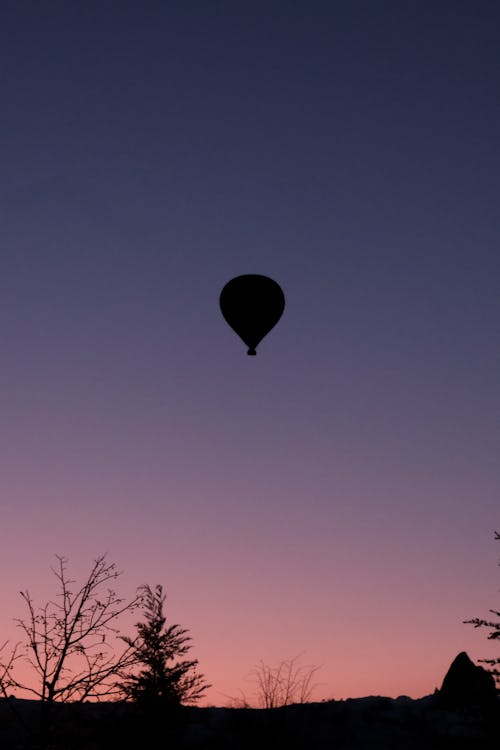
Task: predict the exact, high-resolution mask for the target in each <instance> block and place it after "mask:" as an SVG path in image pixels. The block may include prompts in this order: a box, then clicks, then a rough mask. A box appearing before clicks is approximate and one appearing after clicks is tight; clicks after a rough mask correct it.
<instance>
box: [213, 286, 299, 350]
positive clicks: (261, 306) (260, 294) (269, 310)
mask: <svg viewBox="0 0 500 750" xmlns="http://www.w3.org/2000/svg"><path fill="white" fill-rule="evenodd" d="M219 303H220V309H221V311H222V314H223V316H224V318H225V320H226V321H227V323H229V325H230V326H231V328H232V329H233V331H236V333H237V334H238V336H239V337H240V338H241V339H242V340H243V341H244V342H245V344H246V345H247V346H248V347H249V349H248V352H247V354H257V352H256V351H255V347H256V346H257V344H258V343H259V342H260V341H262V339H263V338H264V336H265V335H266V334H268V333H269V331H270V330H271V328H273V327H274V326H275V325H276V323H277V322H278V320H279V319H280V318H281V316H282V314H283V310H284V309H285V295H284V294H283V291H282V289H281V287H280V285H279V284H277V283H276V281H273V279H270V278H269V277H268V276H261V275H260V274H255V273H253V274H245V275H243V276H236V277H235V278H234V279H231V281H228V282H227V284H226V286H225V287H224V289H223V290H222V292H221V295H220V300H219Z"/></svg>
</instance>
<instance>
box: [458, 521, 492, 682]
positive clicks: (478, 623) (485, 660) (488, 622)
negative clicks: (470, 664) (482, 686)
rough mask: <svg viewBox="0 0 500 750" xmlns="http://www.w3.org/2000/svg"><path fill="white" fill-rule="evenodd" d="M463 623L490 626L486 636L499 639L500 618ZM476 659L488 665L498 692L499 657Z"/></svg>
mask: <svg viewBox="0 0 500 750" xmlns="http://www.w3.org/2000/svg"><path fill="white" fill-rule="evenodd" d="M495 539H496V540H500V534H499V533H498V531H495ZM499 565H500V563H499ZM489 611H490V612H491V614H493V615H495V617H499V618H500V612H498V611H497V610H495V609H490V610H489ZM464 623H467V624H470V625H474V627H475V628H490V629H491V632H490V633H489V635H488V638H489V639H490V640H496V639H499V640H500V619H499V620H497V621H492V620H483V619H480V618H478V617H475V618H474V619H472V620H464ZM478 661H480V662H483V664H489V665H490V667H491V669H490V670H489V671H490V672H491V673H492V675H493V676H494V678H495V683H496V685H497V690H498V691H499V692H500V671H499V670H498V669H497V666H498V665H500V657H498V658H494V659H478Z"/></svg>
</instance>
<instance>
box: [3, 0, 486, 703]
mask: <svg viewBox="0 0 500 750" xmlns="http://www.w3.org/2000/svg"><path fill="white" fill-rule="evenodd" d="M499 26H500V8H499V5H498V3H496V2H494V1H491V2H490V1H489V0H481V2H477V3H472V2H465V1H462V0H453V1H452V0H432V2H431V1H430V0H429V1H427V0H424V1H423V2H422V1H419V2H416V1H415V2H414V1H413V0H407V1H405V2H400V1H399V0H398V1H396V0H394V2H390V1H388V0H380V2H377V3H373V2H369V0H358V1H357V2H347V1H345V2H341V1H340V0H339V1H335V0H331V2H323V1H322V0H312V2H307V3H305V2H297V1H295V0H289V1H288V2H285V1H284V0H266V2H261V1H260V0H251V1H250V0H238V2H229V1H225V0H212V1H211V2H204V1H202V0H188V1H187V2H184V1H182V2H181V0H173V1H172V2H156V1H154V0H146V2H138V0H137V1H135V2H130V1H128V0H121V1H120V2H118V1H116V2H114V1H111V0H104V1H103V0H99V1H96V0H89V1H88V2H85V3H67V2H63V1H62V0H48V2H44V3H39V2H34V1H33V0H23V2H17V1H14V0H12V1H11V0H6V1H5V2H3V3H2V4H1V9H0V71H1V73H0V92H1V110H2V116H1V120H0V163H1V165H2V168H1V172H0V227H1V235H0V237H1V244H0V341H1V350H0V351H1V354H2V363H1V367H0V399H1V413H2V419H1V422H0V509H1V529H2V533H1V545H0V565H1V569H2V576H1V577H0V600H1V602H2V607H1V609H0V643H3V641H5V640H7V639H10V640H11V641H15V640H16V639H17V638H18V637H19V632H18V631H16V628H15V624H14V622H13V618H15V617H20V616H22V615H24V609H23V602H22V599H21V597H20V596H19V591H20V590H24V589H26V588H28V589H29V591H30V593H31V594H32V596H33V598H34V599H35V602H36V603H39V604H42V603H44V601H46V600H47V599H48V598H51V597H53V596H54V592H55V583H56V582H55V579H54V576H53V574H52V573H51V570H50V567H51V565H53V564H54V561H55V558H54V555H56V554H59V555H66V556H67V557H68V559H69V568H70V572H71V573H72V574H74V576H75V577H76V578H80V579H82V578H83V577H84V576H85V574H86V572H88V570H89V568H90V564H91V562H92V560H93V559H94V558H95V557H96V556H98V555H100V554H104V553H105V554H106V555H107V558H108V560H109V561H112V562H115V563H116V564H117V566H118V568H119V569H120V570H123V575H122V576H121V577H120V579H119V586H118V584H117V587H118V588H119V591H120V592H121V593H123V595H124V596H129V597H130V596H132V595H133V593H134V591H135V588H136V587H137V586H139V585H140V584H143V583H149V584H151V585H155V584H157V583H160V584H162V585H163V587H164V589H165V591H166V594H167V601H166V614H167V618H168V620H169V622H171V623H178V624H180V625H182V626H183V627H186V628H187V629H188V630H189V633H190V635H191V637H192V639H193V640H192V644H193V648H192V651H191V652H190V653H191V655H192V656H193V658H197V659H199V668H200V671H202V672H203V674H204V675H205V677H206V679H207V680H208V681H209V682H210V683H211V684H212V687H211V688H210V690H209V691H208V692H207V694H206V697H205V699H204V701H202V705H205V704H207V705H208V704H210V705H225V704H226V703H227V696H236V695H238V693H239V691H240V690H242V691H243V692H245V693H246V694H247V695H248V696H251V695H252V691H253V688H254V685H253V683H252V681H251V678H250V677H249V673H250V671H251V670H252V668H253V666H254V665H255V664H256V663H258V662H259V661H260V660H263V661H264V662H265V663H267V664H269V665H274V664H277V663H278V662H279V661H281V660H284V659H289V658H292V657H294V656H296V655H298V654H301V655H302V656H301V657H300V659H301V662H302V663H304V664H312V665H321V670H319V671H318V673H317V674H316V678H317V681H318V682H320V683H321V685H320V686H318V688H317V690H316V692H315V693H314V695H315V697H316V698H317V699H320V698H323V697H325V698H335V699H340V698H347V697H359V696H365V695H388V696H393V697H396V696H398V695H400V694H404V695H409V696H411V697H415V698H416V697H420V696H423V695H427V694H429V693H431V692H433V690H434V688H435V687H438V686H439V685H440V684H441V681H442V679H443V677H444V674H445V672H446V670H447V668H448V666H449V665H450V663H451V661H452V660H453V658H454V657H455V656H456V655H457V653H458V652H459V651H462V650H465V651H467V652H468V653H469V655H470V656H471V658H472V659H474V660H477V659H479V658H482V657H488V656H493V655H498V654H497V651H496V650H495V649H494V648H493V646H492V643H491V642H489V641H488V640H487V637H486V636H487V632H488V631H486V630H484V629H474V628H473V627H472V626H471V625H465V624H463V622H462V621H463V620H465V619H468V618H472V617H487V616H488V610H489V609H490V608H497V609H498V591H499V575H498V574H499V570H498V560H499V556H498V553H499V551H500V550H499V548H498V543H497V542H496V541H495V539H494V530H495V529H497V530H499V531H500V504H499V494H500V467H499V463H498V455H499V447H500V419H499V416H500V397H499V389H498V384H499V382H500V347H499V336H498V333H499V321H500V295H499V272H500V255H499V242H498V240H499V235H500V211H499V210H498V202H499V187H498V185H499V183H498V175H499V173H500V150H499V149H498V133H499V132H500V99H499V97H498V91H499V87H500V65H499V59H498V58H499V52H498V34H499ZM246 273H258V274H264V275H268V276H270V277H271V278H273V279H275V280H276V281H277V282H278V283H279V284H280V285H281V287H282V289H283V291H284V294H285V297H286V308H285V312H284V314H283V317H282V319H281V320H280V321H279V323H278V324H277V325H276V327H275V328H274V329H273V330H272V331H271V332H270V333H269V334H268V336H266V338H265V339H264V340H263V341H262V343H261V344H260V345H259V347H258V353H257V356H256V357H248V356H247V354H246V347H245V345H244V344H243V343H242V342H241V340H240V339H239V338H238V337H237V336H236V334H235V333H234V332H233V331H232V330H231V328H230V327H229V326H228V325H227V324H226V322H225V321H224V319H223V317H222V315H221V312H220V309H219V294H220V291H221V290H222V288H223V286H224V285H225V284H226V282H227V281H229V280H230V279H231V278H233V277H234V276H238V275H240V274H246Z"/></svg>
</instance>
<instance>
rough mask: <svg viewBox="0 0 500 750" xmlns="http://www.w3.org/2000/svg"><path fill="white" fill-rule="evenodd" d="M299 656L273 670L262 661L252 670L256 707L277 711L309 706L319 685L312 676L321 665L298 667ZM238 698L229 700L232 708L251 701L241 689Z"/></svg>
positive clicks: (280, 663) (285, 660)
mask: <svg viewBox="0 0 500 750" xmlns="http://www.w3.org/2000/svg"><path fill="white" fill-rule="evenodd" d="M301 656H302V654H298V655H297V656H294V657H293V658H292V659H284V660H283V661H281V662H279V664H278V665H277V666H275V667H270V666H269V665H267V664H265V663H264V662H263V661H262V660H261V661H260V662H259V663H258V664H257V665H256V666H255V667H254V668H253V669H252V671H251V673H250V674H251V676H252V677H253V679H254V681H255V683H256V685H257V687H256V690H255V695H256V699H257V705H258V707H259V708H278V707H280V706H289V705H290V704H292V703H308V702H309V701H310V699H311V696H312V693H313V692H314V690H315V689H316V688H317V687H318V684H319V683H313V676H314V674H315V673H316V672H317V671H318V669H321V665H320V666H311V665H300V664H298V660H299V659H300V657H301ZM240 694H241V696H240V697H239V698H234V697H231V696H226V697H228V698H229V699H230V705H231V706H232V707H233V708H249V707H250V702H249V701H248V699H247V697H246V696H245V694H244V693H243V692H242V691H241V690H240Z"/></svg>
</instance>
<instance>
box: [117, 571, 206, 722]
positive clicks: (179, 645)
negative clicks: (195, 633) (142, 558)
mask: <svg viewBox="0 0 500 750" xmlns="http://www.w3.org/2000/svg"><path fill="white" fill-rule="evenodd" d="M139 591H140V593H141V596H142V600H143V606H144V618H145V622H139V623H137V624H136V629H137V636H136V637H135V638H128V637H125V636H122V639H123V640H124V641H125V643H127V644H128V645H129V646H130V647H132V648H133V649H134V652H135V656H136V657H137V661H138V663H139V664H140V665H142V669H140V671H139V672H136V673H129V674H127V675H125V678H124V680H123V682H122V683H121V687H122V690H123V693H124V694H125V696H126V697H127V698H128V699H129V700H132V701H133V702H134V703H136V704H138V705H140V706H142V707H144V708H148V707H149V708H157V707H164V708H167V707H169V706H170V707H175V706H179V705H181V704H192V703H195V702H196V701H198V700H199V698H200V697H201V696H202V694H203V692H204V691H205V690H206V689H207V688H208V687H210V685H208V684H207V683H206V682H205V679H204V676H203V675H202V674H199V673H198V672H197V666H198V660H197V659H191V660H189V659H180V660H179V657H182V656H184V655H185V654H186V653H187V652H188V651H189V650H190V648H191V645H190V643H189V642H190V641H191V640H192V639H191V638H190V637H189V636H188V635H187V632H188V631H187V630H185V629H184V628H181V627H180V626H179V625H170V626H169V627H166V625H165V623H166V618H165V615H164V614H163V605H164V603H165V598H166V597H165V595H164V593H163V588H162V586H160V585H157V586H156V587H155V589H154V591H153V590H152V589H151V587H150V586H148V585H144V586H141V587H140V589H139ZM176 659H177V661H175V660H176Z"/></svg>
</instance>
